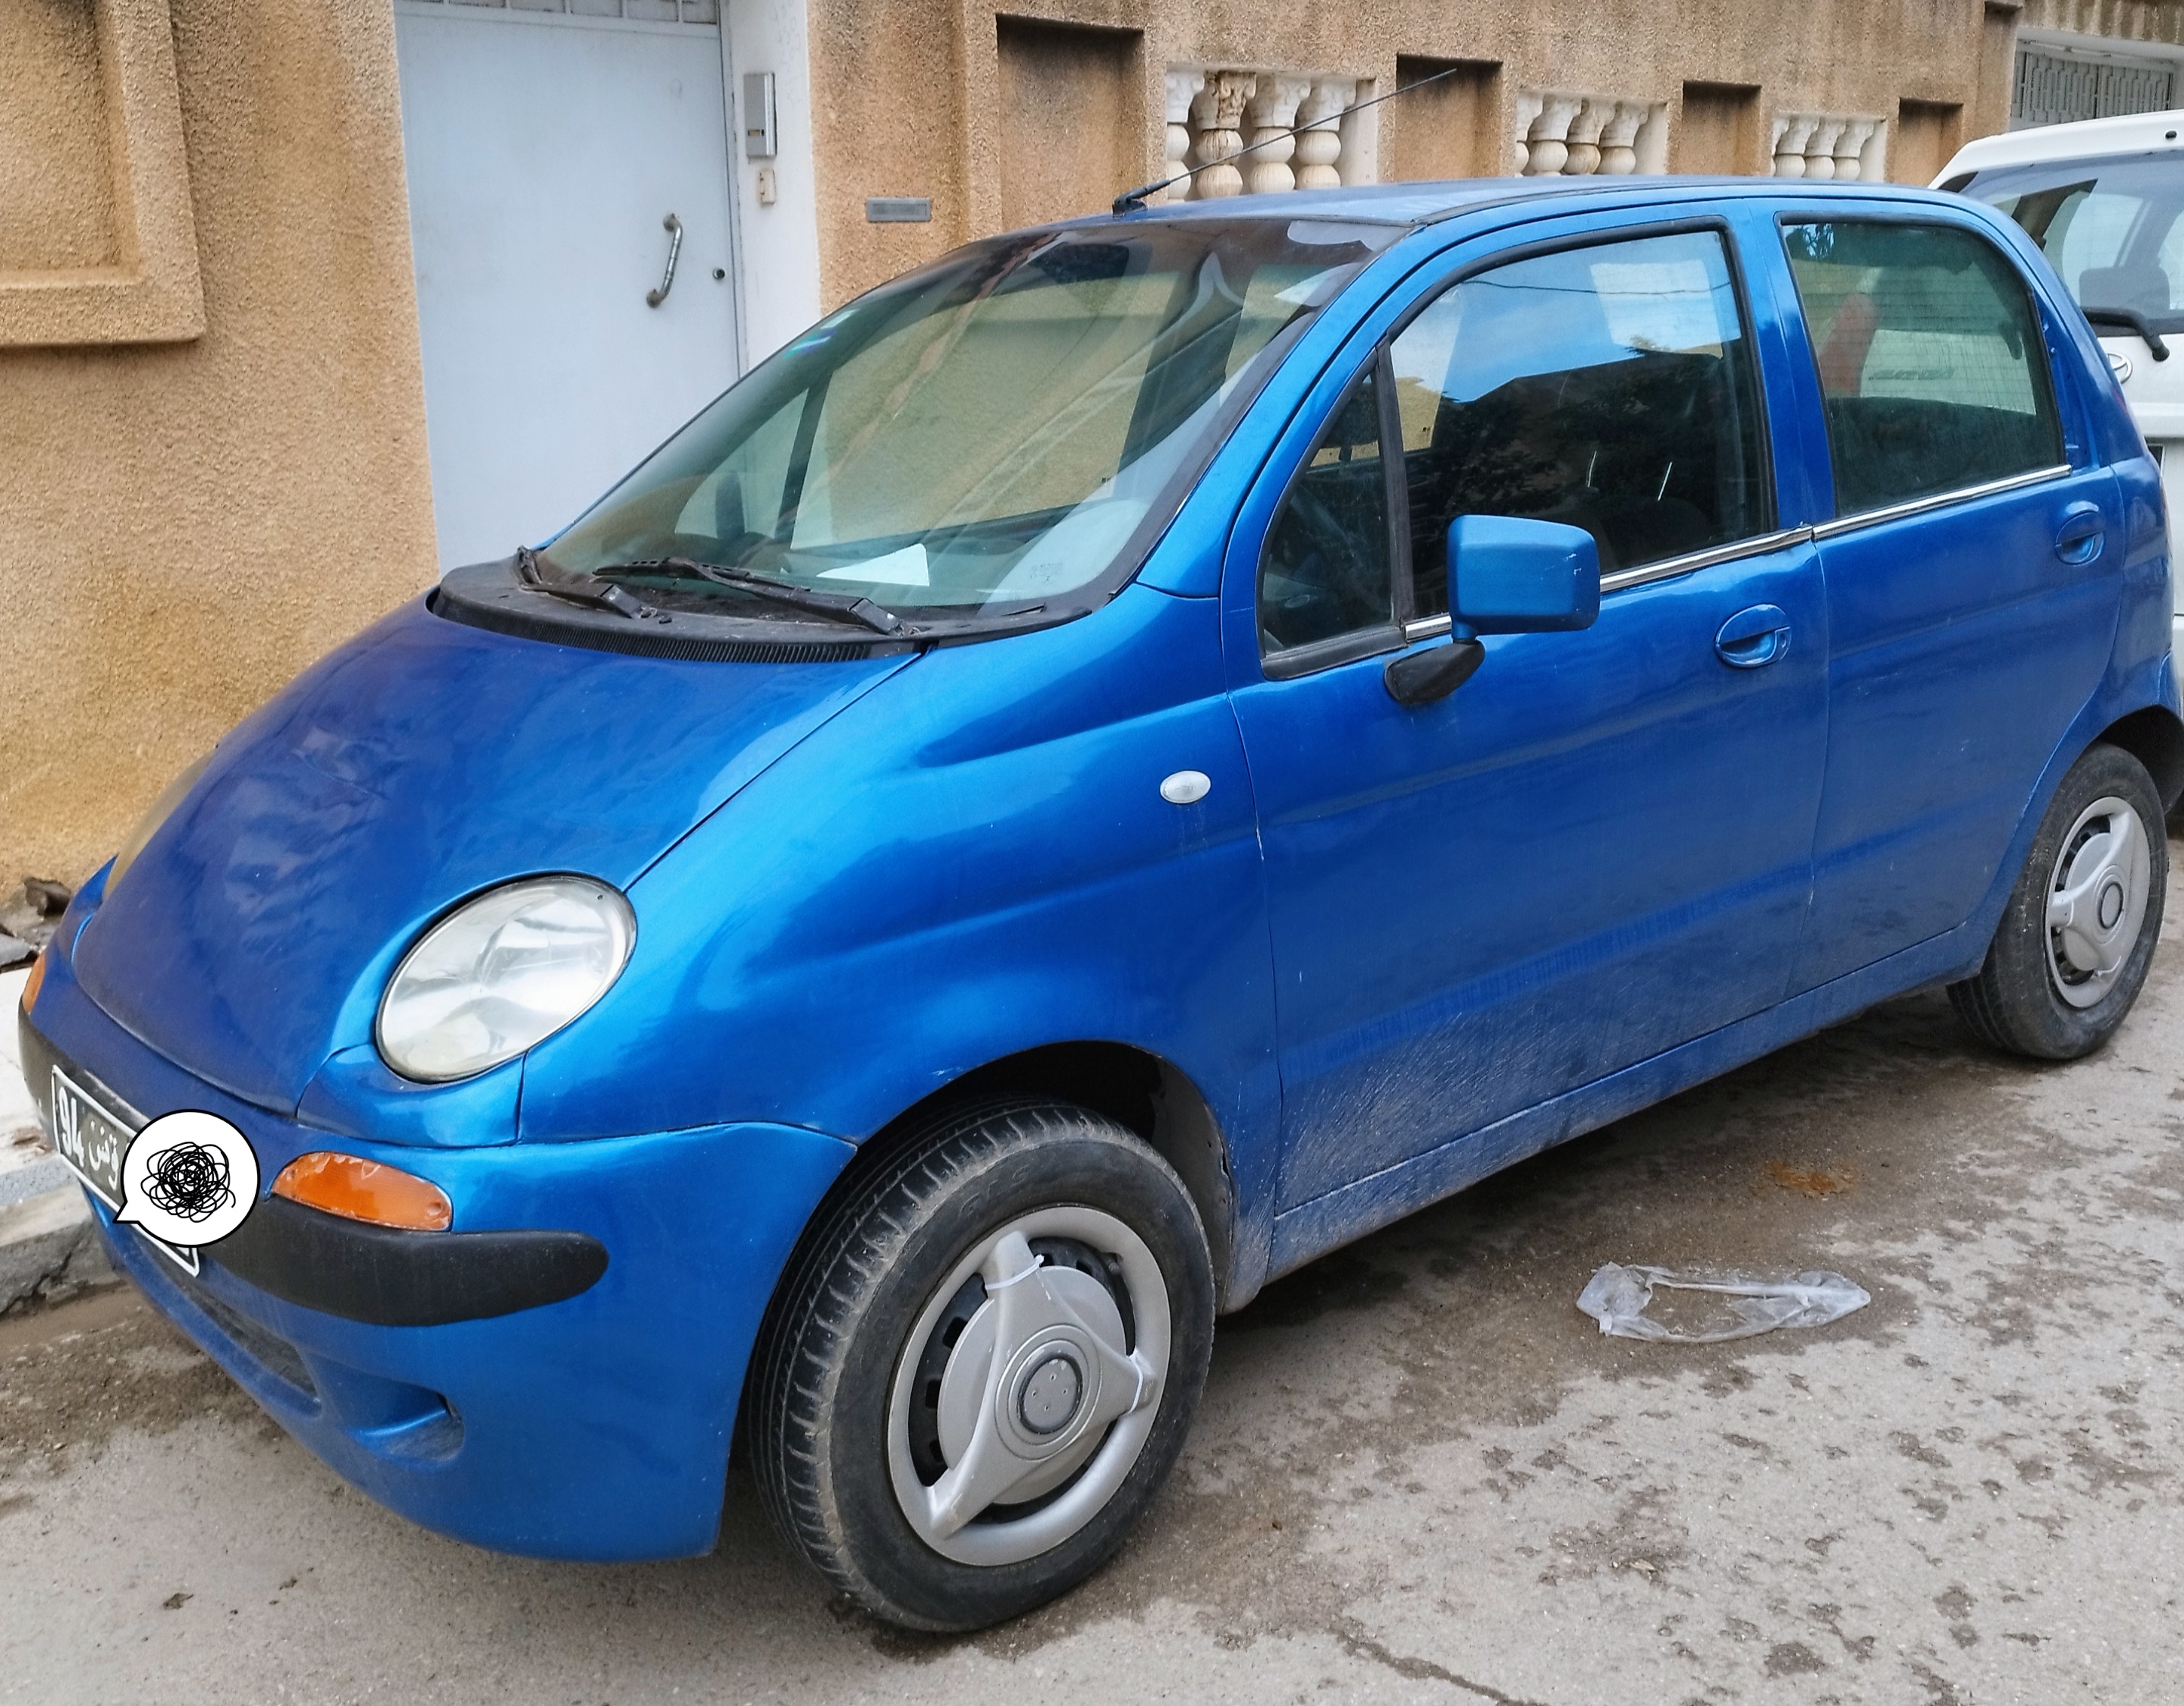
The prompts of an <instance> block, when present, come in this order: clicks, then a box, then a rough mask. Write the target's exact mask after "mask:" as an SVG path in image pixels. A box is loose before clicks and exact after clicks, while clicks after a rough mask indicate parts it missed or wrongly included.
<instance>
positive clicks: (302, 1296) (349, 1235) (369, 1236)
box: [17, 1013, 607, 1386]
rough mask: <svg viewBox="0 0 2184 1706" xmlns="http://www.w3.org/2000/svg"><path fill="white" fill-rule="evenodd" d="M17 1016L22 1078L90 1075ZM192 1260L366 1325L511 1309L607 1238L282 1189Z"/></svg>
mask: <svg viewBox="0 0 2184 1706" xmlns="http://www.w3.org/2000/svg"><path fill="white" fill-rule="evenodd" d="M17 1025H18V1030H19V1034H20V1037H21V1039H22V1049H23V1065H24V1068H25V1076H26V1078H30V1079H34V1080H35V1081H36V1082H40V1083H42V1082H44V1081H45V1079H46V1077H47V1074H49V1073H50V1072H51V1070H52V1068H53V1067H54V1066H56V1065H58V1066H60V1067H61V1068H63V1069H64V1070H65V1071H66V1072H67V1073H69V1074H70V1076H71V1077H73V1078H76V1079H89V1080H90V1082H92V1083H93V1084H96V1083H97V1079H92V1077H91V1075H90V1074H89V1073H86V1072H84V1071H83V1070H82V1069H81V1068H79V1067H77V1066H76V1064H75V1062H73V1061H71V1060H70V1059H68V1058H67V1057H66V1056H64V1055H63V1054H62V1053H61V1052H60V1051H59V1050H58V1049H56V1048H55V1047H54V1046H53V1045H52V1044H51V1043H50V1042H48V1041H47V1040H46V1039H45V1037H44V1035H43V1034H42V1033H41V1032H40V1031H39V1030H38V1029H36V1027H35V1026H33V1025H32V1024H31V1020H30V1016H29V1015H28V1014H27V1013H19V1015H18V1017H17ZM199 1257H200V1259H201V1260H205V1261H211V1262H217V1263H220V1266H221V1267H223V1268H226V1269H227V1271H228V1272H229V1273H231V1274H234V1275H235V1276H236V1278H237V1279H238V1280H248V1282H249V1283H250V1284H251V1285H255V1286H256V1287H258V1289H259V1291H266V1292H270V1293H271V1294H272V1295H273V1296H276V1297H278V1298H281V1300H282V1301H284V1302H290V1303H300V1304H302V1305H303V1306H304V1307H305V1308H306V1309H317V1310H320V1311H322V1312H323V1313H326V1314H328V1315H340V1316H343V1317H344V1318H345V1319H348V1320H351V1321H363V1322H365V1323H368V1324H370V1325H372V1326H375V1327H443V1326H446V1325H447V1324H448V1323H450V1322H454V1321H482V1320H484V1319H487V1318H488V1317H491V1316H494V1315H512V1314H514V1313H515V1312H516V1311H517V1310H519V1309H536V1308H538V1307H539V1306H540V1305H541V1304H545V1303H559V1302H561V1301H563V1300H564V1299H565V1298H569V1297H574V1296H577V1294H578V1293H579V1292H582V1291H589V1290H590V1289H591V1288H592V1287H593V1285H597V1284H598V1283H599V1276H600V1275H601V1274H604V1273H605V1272H606V1271H607V1247H606V1246H605V1245H604V1244H602V1243H600V1242H599V1240H598V1239H596V1238H594V1237H593V1236H592V1235H590V1234H589V1233H588V1232H404V1231H401V1230H399V1229H397V1228H394V1227H391V1226H372V1225H368V1224H365V1222H363V1221H361V1220H348V1219H344V1218H343V1217H342V1216H340V1215H338V1214H328V1213H326V1212H325V1211H324V1210H323V1209H317V1208H306V1207H304V1205H303V1204H301V1203H299V1202H291V1201H288V1200H287V1198H286V1197H281V1196H265V1197H261V1198H259V1201H258V1203H257V1205H256V1206H255V1207H253V1208H252V1209H251V1211H250V1213H249V1215H248V1217H247V1218H245V1219H244V1221H243V1223H242V1225H240V1226H239V1227H237V1229H235V1230H234V1231H232V1232H231V1233H229V1234H228V1235H227V1236H226V1237H225V1238H223V1239H221V1240H220V1242H219V1243H217V1244H208V1245H205V1246H203V1248H202V1249H201V1251H200V1252H199ZM283 1372H284V1377H286V1371H285V1370H284V1371H283ZM303 1384H304V1385H307V1386H308V1385H309V1380H308V1378H306V1379H305V1380H304V1382H303Z"/></svg>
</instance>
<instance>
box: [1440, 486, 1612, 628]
mask: <svg viewBox="0 0 2184 1706" xmlns="http://www.w3.org/2000/svg"><path fill="white" fill-rule="evenodd" d="M1448 607H1449V612H1450V616H1451V619H1452V621H1453V622H1454V624H1455V628H1456V633H1457V636H1458V637H1459V638H1463V637H1468V636H1469V635H1472V634H1522V633H1559V632H1562V631H1564V630H1567V629H1570V628H1589V627H1591V626H1592V624H1593V622H1594V620H1595V619H1596V617H1597V616H1599V615H1600V548H1599V547H1598V546H1597V545H1596V544H1594V543H1593V538H1592V535H1591V534H1590V533H1588V532H1585V529H1584V528H1582V527H1564V526H1563V524H1562V523H1561V522H1559V521H1525V520H1523V519H1522V518H1520V517H1518V516H1457V518H1456V519H1455V520H1454V521H1451V522H1450V523H1449V527H1448Z"/></svg>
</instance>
